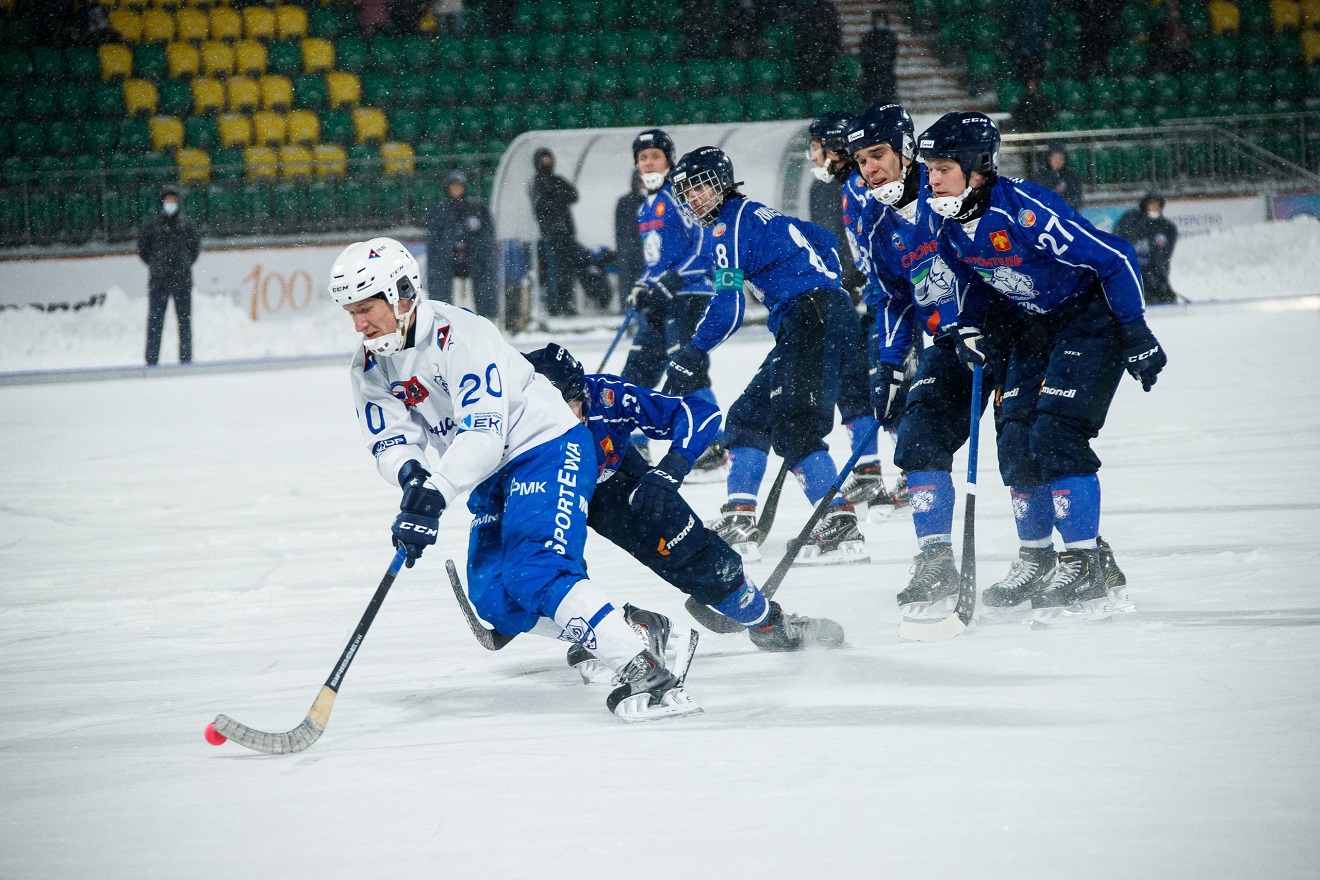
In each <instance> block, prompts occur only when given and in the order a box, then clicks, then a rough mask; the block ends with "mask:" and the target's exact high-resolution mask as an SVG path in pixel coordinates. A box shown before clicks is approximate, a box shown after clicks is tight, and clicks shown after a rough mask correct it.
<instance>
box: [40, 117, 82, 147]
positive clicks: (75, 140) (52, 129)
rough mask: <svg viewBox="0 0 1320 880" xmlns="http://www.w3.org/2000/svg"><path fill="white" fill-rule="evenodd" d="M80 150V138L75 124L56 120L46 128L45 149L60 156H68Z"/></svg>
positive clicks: (65, 120)
mask: <svg viewBox="0 0 1320 880" xmlns="http://www.w3.org/2000/svg"><path fill="white" fill-rule="evenodd" d="M81 148H82V137H81V135H80V132H79V126H78V123H76V122H70V121H69V120H67V119H56V120H55V121H53V122H51V123H49V124H48V125H47V126H46V149H47V150H49V151H51V152H52V153H57V154H59V155H61V156H69V155H72V154H74V153H76V152H78V150H79V149H81Z"/></svg>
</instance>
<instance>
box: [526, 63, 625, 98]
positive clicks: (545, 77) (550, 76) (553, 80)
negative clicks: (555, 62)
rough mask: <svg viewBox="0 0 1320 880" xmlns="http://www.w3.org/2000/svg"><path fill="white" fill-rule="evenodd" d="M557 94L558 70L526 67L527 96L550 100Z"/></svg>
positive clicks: (543, 67)
mask: <svg viewBox="0 0 1320 880" xmlns="http://www.w3.org/2000/svg"><path fill="white" fill-rule="evenodd" d="M629 69H634V68H629ZM635 69H640V68H635ZM558 95H559V72H558V71H557V70H556V69H555V68H553V67H545V66H537V67H530V68H528V69H527V96H528V97H529V98H531V99H533V100H536V101H550V100H554V99H555V98H556V97H558Z"/></svg>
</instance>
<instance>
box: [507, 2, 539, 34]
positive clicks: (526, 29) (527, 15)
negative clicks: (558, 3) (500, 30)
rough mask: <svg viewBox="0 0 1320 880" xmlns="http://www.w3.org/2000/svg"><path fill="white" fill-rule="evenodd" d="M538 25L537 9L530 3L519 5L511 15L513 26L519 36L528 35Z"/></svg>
mask: <svg viewBox="0 0 1320 880" xmlns="http://www.w3.org/2000/svg"><path fill="white" fill-rule="evenodd" d="M538 24H539V20H538V15H537V8H536V6H535V4H532V3H519V4H518V6H517V9H516V11H515V12H514V14H513V26H514V28H515V29H516V30H517V31H518V33H520V34H530V33H532V32H533V31H535V30H536V29H537V26H538Z"/></svg>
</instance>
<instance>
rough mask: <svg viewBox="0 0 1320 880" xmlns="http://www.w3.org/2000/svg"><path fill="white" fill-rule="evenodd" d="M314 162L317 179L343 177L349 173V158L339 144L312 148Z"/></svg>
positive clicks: (320, 145)
mask: <svg viewBox="0 0 1320 880" xmlns="http://www.w3.org/2000/svg"><path fill="white" fill-rule="evenodd" d="M312 161H313V162H314V163H315V165H314V170H315V171H316V176H317V177H343V176H344V175H345V174H347V173H348V156H347V154H346V153H345V152H344V148H343V147H341V146H339V145H338V144H317V145H316V146H314V147H312Z"/></svg>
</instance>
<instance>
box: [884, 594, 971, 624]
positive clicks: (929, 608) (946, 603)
mask: <svg viewBox="0 0 1320 880" xmlns="http://www.w3.org/2000/svg"><path fill="white" fill-rule="evenodd" d="M956 607H958V594H957V593H951V594H949V595H948V596H945V597H944V598H943V599H935V600H934V601H931V602H909V603H908V604H906V605H900V606H898V610H899V613H901V614H902V615H903V619H904V620H915V621H917V622H918V623H924V622H928V621H931V620H941V619H943V618H944V617H946V616H947V615H949V614H952V613H953V609H954V608H956Z"/></svg>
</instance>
